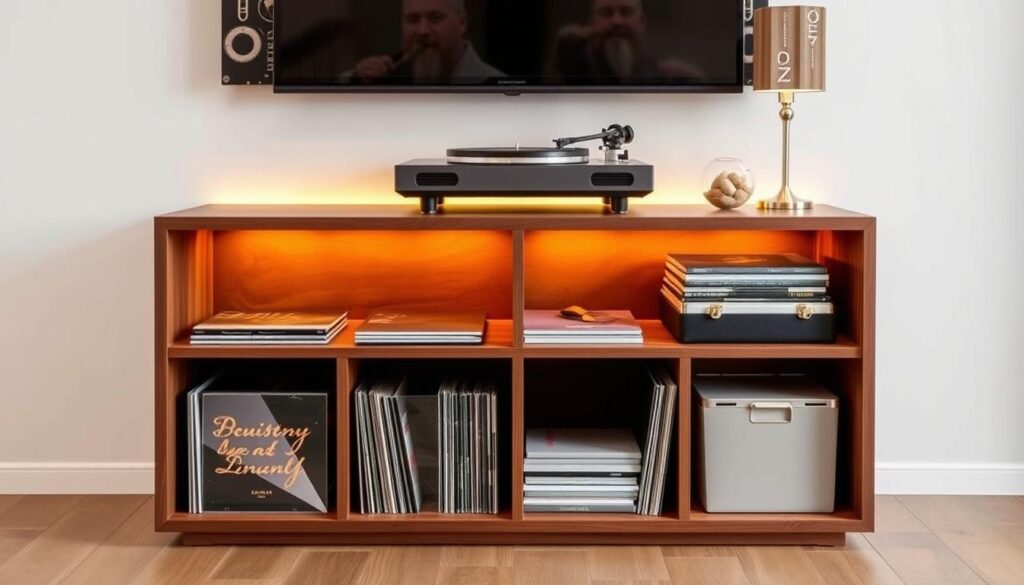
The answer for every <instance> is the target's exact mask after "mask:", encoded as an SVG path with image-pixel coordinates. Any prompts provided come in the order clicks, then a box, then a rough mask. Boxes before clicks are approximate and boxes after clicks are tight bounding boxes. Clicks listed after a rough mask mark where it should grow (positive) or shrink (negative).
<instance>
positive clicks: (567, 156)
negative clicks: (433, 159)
mask: <svg viewBox="0 0 1024 585" xmlns="http://www.w3.org/2000/svg"><path fill="white" fill-rule="evenodd" d="M447 154H448V162H449V163H456V164H476V165H551V164H555V165H564V164H584V163H587V162H589V160H590V150H588V149H586V148H551V147H505V148H501V147H499V148H449V149H448V153H447Z"/></svg>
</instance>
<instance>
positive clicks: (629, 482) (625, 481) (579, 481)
mask: <svg viewBox="0 0 1024 585" xmlns="http://www.w3.org/2000/svg"><path fill="white" fill-rule="evenodd" d="M525 482H526V485H530V486H533V485H574V486H578V485H605V486H616V487H621V486H633V487H636V486H637V478H636V477H561V476H557V475H556V476H546V475H527V476H526V479H525Z"/></svg>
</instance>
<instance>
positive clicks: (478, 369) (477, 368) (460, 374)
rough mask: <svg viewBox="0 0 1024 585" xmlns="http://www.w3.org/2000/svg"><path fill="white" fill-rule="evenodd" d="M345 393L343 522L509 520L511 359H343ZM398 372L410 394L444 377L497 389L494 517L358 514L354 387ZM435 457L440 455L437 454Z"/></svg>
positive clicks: (423, 391)
mask: <svg viewBox="0 0 1024 585" xmlns="http://www.w3.org/2000/svg"><path fill="white" fill-rule="evenodd" d="M347 367H348V375H347V379H348V382H349V385H350V387H349V388H348V389H346V396H347V403H348V405H349V426H348V445H349V448H348V454H349V465H348V486H349V502H348V515H347V517H348V518H349V519H352V520H355V521H358V522H386V521H393V522H401V521H410V520H411V521H416V520H417V519H427V520H429V519H433V520H438V521H457V520H459V519H460V518H468V519H477V520H483V519H488V518H490V519H501V518H505V517H507V518H511V516H512V513H511V511H510V510H511V508H512V506H511V484H510V473H509V471H508V470H509V469H510V468H511V445H512V386H513V384H512V368H513V365H512V360H510V359H500V358H498V359H462V358H458V359H391V358H366V359H350V360H348V364H347ZM384 371H387V372H402V373H404V374H405V375H406V376H407V377H408V381H409V383H410V386H409V389H410V393H411V394H414V395H415V394H420V395H421V394H427V393H429V392H430V391H431V390H436V389H437V387H438V386H439V383H440V381H441V380H442V379H443V378H444V377H446V376H452V377H456V378H465V379H486V380H489V381H492V382H493V383H494V384H495V386H496V390H497V398H498V404H497V416H498V437H497V440H498V467H497V470H498V477H497V482H498V510H499V512H498V514H441V513H439V512H434V511H428V512H418V513H411V514H363V513H360V512H359V467H358V466H359V454H358V452H357V446H358V441H357V437H356V432H357V425H356V422H355V416H356V414H355V406H354V400H355V389H356V388H357V387H358V385H359V384H360V383H361V382H362V381H363V380H364V379H373V377H375V376H376V375H378V372H384ZM438 453H439V454H440V452H438Z"/></svg>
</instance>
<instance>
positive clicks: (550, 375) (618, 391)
mask: <svg viewBox="0 0 1024 585" xmlns="http://www.w3.org/2000/svg"><path fill="white" fill-rule="evenodd" d="M653 365H658V366H662V367H664V368H665V369H666V370H667V371H668V372H669V374H670V375H671V376H672V378H673V379H674V380H676V381H677V383H678V379H679V372H680V369H679V360H677V359H654V358H635V359H629V358H622V357H620V358H618V359H592V358H576V359H572V358H567V359H526V360H525V361H524V378H523V379H524V408H523V411H524V416H523V428H524V436H525V430H527V429H531V428H540V429H544V428H599V429H604V428H608V429H610V428H626V429H630V430H632V431H633V432H634V436H635V437H636V438H637V443H638V446H639V447H640V449H641V451H642V450H643V444H642V443H641V439H640V436H639V434H640V432H641V429H645V428H646V426H647V417H648V414H649V411H648V410H647V408H645V407H647V403H646V401H645V399H644V396H643V394H642V393H643V391H644V390H646V386H645V383H646V373H645V368H646V367H647V366H653ZM685 396H687V394H685V393H684V392H683V391H682V389H680V394H679V397H678V398H677V400H681V399H682V397H685ZM679 404H680V403H678V402H677V404H676V413H675V416H674V417H673V424H672V436H671V437H670V438H669V446H670V448H669V454H668V459H667V466H666V469H665V487H664V490H665V491H664V496H663V507H662V513H661V515H660V516H640V515H636V514H628V513H585V512H579V513H578V512H524V513H523V519H524V520H534V521H539V520H544V519H559V520H561V521H563V522H575V521H576V520H575V518H584V519H586V518H590V519H591V520H595V521H602V522H615V521H623V519H628V520H630V521H632V520H634V519H636V521H639V522H648V521H653V522H658V521H660V520H666V519H672V520H678V519H679V516H680V514H679V512H678V510H679V508H678V505H677V504H678V501H679V499H678V496H679V487H678V486H679V483H680V474H679V469H680V466H679V461H680V459H679V454H680V452H681V449H680V441H679V438H680V429H681V428H683V426H682V425H684V424H685V421H683V420H682V417H681V412H682V409H680V408H679ZM514 456H516V457H519V458H520V459H522V458H524V457H525V444H522V445H518V446H516V451H515V453H514ZM520 479H525V474H524V477H523V478H520ZM519 485H520V486H522V481H520V483H519ZM518 493H521V491H519V492H518Z"/></svg>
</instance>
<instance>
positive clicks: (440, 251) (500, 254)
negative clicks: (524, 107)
mask: <svg viewBox="0 0 1024 585" xmlns="http://www.w3.org/2000/svg"><path fill="white" fill-rule="evenodd" d="M512 263H513V262H512V238H511V237H510V235H509V234H507V233H502V232H476V231H437V232H435V231H430V232H393V231H351V232H341V231H338V232H324V231H228V232H217V235H216V237H215V246H214V290H215V297H214V298H215V302H214V304H215V307H216V308H217V310H241V311H286V310H347V311H349V317H351V318H354V319H361V318H364V317H365V316H366V314H367V312H368V311H370V310H373V309H374V308H378V307H393V306H415V307H425V308H433V309H459V310H479V311H485V312H486V313H487V314H488V316H489V317H491V318H494V319H511V318H512Z"/></svg>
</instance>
